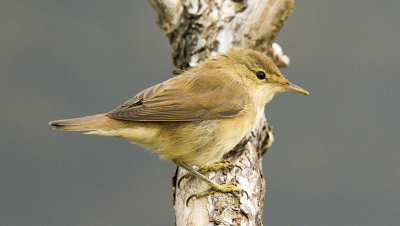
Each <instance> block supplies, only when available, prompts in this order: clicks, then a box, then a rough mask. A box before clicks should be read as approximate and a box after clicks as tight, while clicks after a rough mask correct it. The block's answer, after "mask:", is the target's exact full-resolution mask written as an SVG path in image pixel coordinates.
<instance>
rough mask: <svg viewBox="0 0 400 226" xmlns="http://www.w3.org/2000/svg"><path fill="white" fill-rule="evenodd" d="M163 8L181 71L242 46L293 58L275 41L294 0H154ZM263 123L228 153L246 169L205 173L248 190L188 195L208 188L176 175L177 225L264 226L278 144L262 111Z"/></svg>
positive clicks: (284, 60)
mask: <svg viewBox="0 0 400 226" xmlns="http://www.w3.org/2000/svg"><path fill="white" fill-rule="evenodd" d="M149 2H150V3H151V4H152V6H153V7H154V8H155V10H156V11H157V13H158V20H157V24H158V26H159V27H160V28H161V29H162V30H164V32H165V33H166V35H167V36H168V38H169V40H170V43H171V45H172V47H173V53H172V59H173V62H174V64H175V66H176V67H177V69H179V70H187V69H188V68H191V67H195V66H197V65H199V64H200V63H201V62H203V61H204V60H205V59H207V58H208V57H209V56H210V55H215V54H218V53H220V52H225V51H227V50H228V49H229V48H230V47H232V46H241V47H245V48H249V49H254V50H257V51H260V52H263V53H265V54H267V55H268V56H270V57H271V58H272V59H273V60H274V62H275V63H276V64H277V65H278V66H279V67H286V66H287V65H288V64H289V58H288V57H287V56H286V55H284V54H283V52H282V49H281V47H280V46H279V45H278V44H276V43H273V40H274V38H275V37H276V35H277V34H278V32H279V30H280V28H281V27H282V25H283V24H284V22H285V20H286V19H287V17H288V15H289V13H290V12H291V11H292V8H293V4H294V1H293V0H149ZM257 120H259V123H258V125H257V128H256V129H255V130H254V131H253V132H251V133H250V134H249V135H248V136H246V137H245V138H243V140H242V141H241V142H240V143H239V144H238V145H237V146H236V147H235V149H234V150H232V151H231V152H229V153H227V154H226V155H224V156H223V158H224V159H227V160H228V161H230V162H231V163H234V164H236V165H238V166H239V167H240V168H241V169H239V168H237V167H235V168H233V169H225V170H220V171H217V172H210V173H206V174H205V175H206V176H207V177H209V178H210V179H212V180H214V181H216V182H217V183H221V184H222V183H227V182H231V181H234V182H237V184H238V186H239V187H241V188H244V189H245V190H246V191H247V193H248V194H249V197H247V196H246V195H240V196H237V195H236V196H235V195H234V194H222V193H218V192H217V193H214V194H213V195H210V196H208V197H204V198H201V199H199V200H196V199H195V198H194V199H192V200H190V202H189V205H188V207H186V205H185V202H186V199H187V198H188V197H189V196H190V195H192V194H194V193H197V192H200V191H204V190H206V189H208V185H207V184H206V183H204V182H202V181H200V180H199V179H197V178H194V177H193V178H190V179H187V180H183V181H182V183H181V187H180V188H178V187H177V186H176V183H177V180H178V178H180V177H181V176H183V175H184V174H185V173H186V171H185V170H183V169H180V168H179V167H178V168H177V170H176V171H175V174H174V176H173V180H172V189H173V192H174V208H175V215H176V225H178V226H180V225H262V221H261V219H262V208H263V201H264V193H265V182H264V178H263V176H262V167H261V166H262V164H261V155H262V154H263V153H264V152H265V151H266V150H267V148H268V147H269V146H270V145H271V144H272V141H273V137H272V127H271V126H269V125H268V124H267V122H266V119H265V116H264V111H262V112H260V114H259V117H258V119H257Z"/></svg>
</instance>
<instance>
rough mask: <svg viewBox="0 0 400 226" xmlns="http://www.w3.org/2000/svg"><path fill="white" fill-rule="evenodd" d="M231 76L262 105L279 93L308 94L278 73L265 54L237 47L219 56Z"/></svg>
mask: <svg viewBox="0 0 400 226" xmlns="http://www.w3.org/2000/svg"><path fill="white" fill-rule="evenodd" d="M220 56H221V58H222V59H221V60H225V61H226V64H229V65H227V66H228V67H229V68H230V69H231V70H234V71H235V72H232V74H235V75H237V76H239V77H238V78H239V79H240V81H241V82H242V83H243V84H244V85H245V86H246V87H247V90H249V91H250V92H251V93H253V95H254V98H256V99H260V101H261V102H263V103H262V104H263V105H265V104H266V103H268V102H269V101H270V100H271V99H272V97H273V96H274V95H275V94H277V93H281V92H285V91H294V92H298V93H302V94H305V95H307V94H309V93H308V92H307V91H306V90H304V89H303V88H301V87H299V86H296V85H294V84H292V83H290V82H289V80H287V79H286V78H285V77H284V76H283V75H282V74H281V72H280V71H279V69H278V67H277V66H276V65H275V64H274V62H273V61H272V60H271V59H270V58H269V57H267V56H266V55H265V54H262V53H260V52H257V51H254V50H251V49H243V48H238V47H233V48H231V49H230V50H229V51H228V52H226V53H224V54H221V55H220Z"/></svg>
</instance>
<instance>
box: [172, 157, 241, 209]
mask: <svg viewBox="0 0 400 226" xmlns="http://www.w3.org/2000/svg"><path fill="white" fill-rule="evenodd" d="M177 165H178V166H180V167H182V168H184V169H185V170H187V171H189V172H190V173H191V174H193V176H195V177H197V178H199V179H200V180H202V181H204V182H206V183H207V184H208V185H210V188H209V189H208V190H206V191H203V192H200V193H197V194H194V195H191V196H189V198H188V199H187V201H186V206H187V205H188V203H189V200H190V199H191V198H193V197H196V199H199V198H201V197H205V196H208V195H211V194H213V193H215V192H217V191H219V192H222V193H229V192H237V193H239V194H242V193H246V194H247V192H246V191H245V190H244V189H243V188H238V187H236V184H235V183H234V182H229V183H227V184H217V183H216V182H214V181H212V180H210V179H208V178H207V177H205V176H203V175H202V174H200V173H199V172H197V171H196V170H194V169H193V168H192V167H190V166H189V165H187V164H186V163H183V162H182V163H179V164H177ZM247 197H248V195H247Z"/></svg>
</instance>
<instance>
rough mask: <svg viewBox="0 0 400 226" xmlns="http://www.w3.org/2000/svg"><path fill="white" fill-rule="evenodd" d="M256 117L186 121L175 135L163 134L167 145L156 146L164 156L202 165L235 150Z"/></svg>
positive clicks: (157, 150) (164, 157) (176, 160)
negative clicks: (245, 119)
mask: <svg viewBox="0 0 400 226" xmlns="http://www.w3.org/2000/svg"><path fill="white" fill-rule="evenodd" d="M253 121H254V120H248V121H243V120H238V119H237V118H236V119H235V120H233V119H223V120H206V121H196V122H185V123H183V125H180V126H179V128H177V130H176V131H175V132H174V131H171V133H172V134H161V136H160V138H161V139H162V140H165V141H167V140H168V141H167V142H165V146H163V147H161V148H157V149H155V151H156V152H157V153H158V154H159V155H160V158H162V159H167V160H171V161H174V162H176V163H180V162H185V163H186V164H189V165H197V166H202V165H204V164H206V163H207V162H209V161H211V160H214V159H217V158H220V157H221V156H222V155H223V154H225V153H227V152H229V151H230V150H231V149H233V148H234V147H235V146H236V145H237V144H238V143H239V142H240V140H241V139H242V138H243V137H245V136H246V135H247V134H248V133H249V132H250V131H251V130H252V129H253V127H254V122H253Z"/></svg>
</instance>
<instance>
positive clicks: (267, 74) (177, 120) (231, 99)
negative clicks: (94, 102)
mask: <svg viewBox="0 0 400 226" xmlns="http://www.w3.org/2000/svg"><path fill="white" fill-rule="evenodd" d="M288 90H290V91H295V92H298V93H302V94H308V92H307V91H306V90H304V89H302V88H300V87H298V86H296V85H294V84H292V83H289V81H288V80H287V79H285V78H284V77H283V75H282V74H281V73H280V71H279V69H278V68H277V67H276V66H275V64H274V62H273V61H272V60H271V59H269V58H268V57H267V56H266V55H265V54H262V53H260V52H257V51H254V50H250V49H243V48H238V47H233V48H231V49H230V50H229V51H227V52H226V53H222V54H220V55H216V56H212V57H210V58H209V59H208V60H206V61H205V62H203V63H202V64H200V65H199V66H197V67H195V68H192V69H190V70H188V71H186V72H183V73H182V74H180V75H178V76H176V77H174V78H171V79H169V80H167V81H165V82H163V83H160V84H158V85H155V86H152V87H150V88H148V89H146V90H143V91H142V92H140V93H138V94H137V95H136V96H135V97H134V98H133V99H130V100H128V101H127V102H125V103H124V104H122V105H121V106H119V107H117V108H116V109H115V110H113V111H110V112H108V113H104V114H98V115H92V116H86V117H82V118H74V119H64V120H56V121H51V122H50V123H49V124H50V125H51V126H54V127H55V128H56V129H59V130H72V131H89V132H86V134H95V135H101V136H114V137H120V138H125V139H128V140H130V142H131V143H134V144H138V145H139V146H141V147H145V148H150V149H152V150H154V151H155V152H156V153H158V154H159V156H160V158H161V159H165V160H169V161H172V162H174V163H176V164H177V165H178V166H180V167H182V168H184V169H186V170H188V171H189V172H191V173H192V174H194V175H195V176H196V177H198V178H200V179H201V180H203V181H205V182H206V183H208V184H209V185H210V187H211V188H210V189H209V190H207V191H204V192H201V193H198V194H196V198H200V197H203V196H206V195H209V194H212V193H214V192H216V191H221V192H232V191H236V192H238V193H243V192H244V190H243V189H241V188H238V187H236V186H235V185H234V184H232V183H228V184H225V185H220V184H217V183H215V182H213V181H211V180H210V179H208V178H206V177H205V176H203V175H202V174H200V173H198V172H197V171H196V170H194V169H193V168H192V167H191V166H193V165H196V166H200V167H201V166H204V165H205V164H206V163H207V162H209V161H211V160H214V159H217V158H219V157H221V156H222V155H223V154H225V153H227V152H229V151H230V150H231V149H232V148H234V147H235V146H236V145H237V144H238V143H239V142H240V140H241V139H242V138H243V137H245V136H246V135H247V134H248V133H250V132H251V131H252V130H253V129H254V128H255V126H256V121H257V120H256V118H257V114H258V113H259V112H260V111H261V110H262V108H263V107H264V105H265V104H267V103H268V102H269V101H270V100H271V99H272V97H273V96H274V95H275V94H277V93H280V92H284V91H288Z"/></svg>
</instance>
